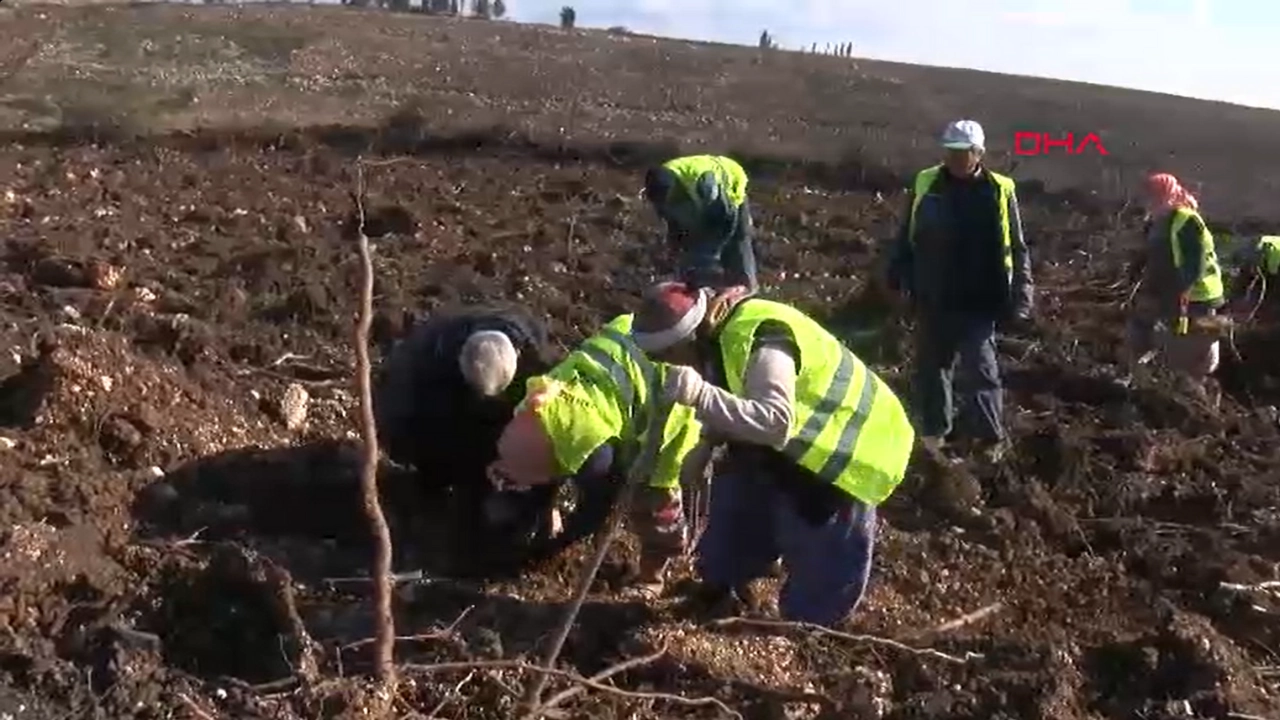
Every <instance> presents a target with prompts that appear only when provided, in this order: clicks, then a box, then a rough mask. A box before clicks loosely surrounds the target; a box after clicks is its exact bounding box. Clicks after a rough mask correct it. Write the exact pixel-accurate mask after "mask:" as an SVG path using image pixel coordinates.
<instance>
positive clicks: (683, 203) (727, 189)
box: [644, 155, 757, 289]
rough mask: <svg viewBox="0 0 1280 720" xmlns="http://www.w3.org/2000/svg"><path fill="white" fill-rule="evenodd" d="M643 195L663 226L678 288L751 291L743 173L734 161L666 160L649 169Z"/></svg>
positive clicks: (702, 158) (748, 213)
mask: <svg viewBox="0 0 1280 720" xmlns="http://www.w3.org/2000/svg"><path fill="white" fill-rule="evenodd" d="M644 194H645V197H646V198H647V199H648V200H649V203H650V204H651V205H652V206H653V208H654V211H655V212H657V214H658V217H660V218H662V219H663V220H664V221H665V222H666V224H667V244H668V246H669V247H670V248H671V250H672V251H673V252H674V253H675V255H676V256H677V264H678V276H679V278H680V279H681V280H682V281H683V282H687V283H689V284H691V285H693V286H695V287H702V286H716V287H725V286H730V285H746V286H748V287H750V288H752V289H755V288H756V286H757V280H756V256H755V249H754V247H753V245H752V242H753V239H752V225H751V209H750V207H749V204H748V203H747V172H746V171H745V170H743V169H742V166H741V165H739V164H738V163H737V161H735V160H733V159H732V158H728V157H724V156H721V155H689V156H685V157H678V158H675V159H673V160H668V161H667V162H664V163H662V164H661V165H658V166H655V167H653V168H650V169H649V171H648V173H647V174H646V175H645V180H644Z"/></svg>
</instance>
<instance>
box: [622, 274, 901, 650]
mask: <svg viewBox="0 0 1280 720" xmlns="http://www.w3.org/2000/svg"><path fill="white" fill-rule="evenodd" d="M743 290H744V289H743V288H736V289H729V290H725V291H722V292H719V293H716V294H714V295H713V294H712V293H711V292H710V291H708V290H693V289H691V288H689V287H688V286H687V285H684V284H681V283H663V284H660V285H658V286H657V287H655V288H654V289H652V290H651V291H650V292H649V293H648V294H646V296H645V298H644V302H643V304H642V305H641V308H640V311H639V312H637V313H636V320H635V324H634V327H633V329H632V337H633V338H634V340H635V342H636V344H637V345H639V346H640V347H641V348H642V349H644V350H645V351H646V352H647V353H648V354H649V355H650V356H651V357H653V358H654V359H656V360H660V361H662V362H664V363H671V364H672V365H674V366H675V367H673V368H672V371H671V372H670V373H668V377H667V380H666V382H665V383H664V388H665V393H666V395H667V397H668V399H670V400H672V401H674V402H676V403H679V404H680V405H685V406H689V407H692V408H693V409H694V413H695V415H696V417H697V419H698V420H699V421H700V422H701V423H702V425H703V428H704V437H709V438H720V439H722V441H723V442H725V443H727V448H726V452H725V455H724V457H723V458H722V460H721V461H720V463H719V464H718V466H717V468H716V471H715V477H714V478H713V480H712V484H711V508H710V517H709V518H708V522H707V527H706V529H705V531H704V533H703V536H702V540H701V542H700V544H699V547H698V558H697V569H698V573H699V575H700V576H701V577H702V580H703V581H704V583H706V585H707V586H708V588H709V589H710V590H711V591H712V593H711V594H712V595H713V596H716V597H720V598H725V597H730V596H731V595H732V594H734V593H736V594H738V595H739V599H740V600H743V601H746V602H750V600H749V599H748V598H746V597H742V595H743V594H744V593H745V592H746V586H747V585H748V583H750V582H751V581H753V580H755V579H757V578H761V577H765V576H767V575H769V574H770V571H771V569H772V567H773V565H774V563H775V561H776V560H777V559H778V558H779V556H781V558H782V566H783V570H784V571H785V573H786V580H785V581H784V583H783V586H782V590H781V593H780V596H779V601H778V606H779V610H780V612H781V614H782V616H783V617H784V618H786V619H788V620H793V621H798V622H808V623H815V624H820V625H827V626H832V625H837V624H839V623H840V622H842V621H843V620H844V619H845V618H846V617H847V616H848V614H849V613H850V612H852V610H853V609H854V608H855V607H856V606H857V604H858V602H859V601H860V600H861V598H862V595H863V593H864V591H865V589H866V586H867V580H868V576H869V573H870V567H871V556H872V548H873V545H874V537H875V530H876V525H875V522H876V520H875V516H876V513H875V508H876V506H877V505H879V504H880V503H881V502H883V501H884V500H885V499H886V498H888V497H889V496H890V495H891V494H892V493H893V491H894V490H895V489H896V488H897V486H898V484H899V483H900V482H901V481H902V478H903V475H904V474H905V472H906V467H907V461H908V459H909V458H910V455H911V450H912V446H913V444H914V438H915V432H914V430H913V429H912V427H911V422H910V420H909V419H908V417H907V414H906V411H905V410H904V409H903V407H902V404H901V403H900V402H899V401H898V398H897V397H896V396H895V395H894V393H893V391H892V390H891V389H890V388H889V386H888V385H886V384H885V383H884V382H883V381H882V380H881V379H880V378H879V377H877V376H876V374H875V373H873V372H872V371H871V370H870V369H869V368H868V367H867V366H866V365H865V364H863V362H862V361H861V360H859V359H858V358H857V357H856V356H855V355H854V354H853V353H852V352H851V351H850V350H849V349H848V348H846V347H845V346H844V345H843V344H842V343H841V342H840V341H839V340H838V339H837V338H836V337H835V336H833V335H832V334H831V333H830V332H828V331H827V330H826V329H824V328H823V327H822V326H821V325H820V324H819V323H818V322H817V321H815V320H813V319H812V318H810V317H809V316H807V315H805V314H804V313H802V312H800V311H799V310H796V309H795V308H793V307H791V306H789V305H784V304H782V303H778V302H773V301H770V300H763V299H759V298H754V297H751V296H750V294H749V293H746V292H743ZM702 457H705V452H704V451H702V450H698V451H695V452H692V453H690V461H689V462H696V461H699V460H700V459H701V458H702Z"/></svg>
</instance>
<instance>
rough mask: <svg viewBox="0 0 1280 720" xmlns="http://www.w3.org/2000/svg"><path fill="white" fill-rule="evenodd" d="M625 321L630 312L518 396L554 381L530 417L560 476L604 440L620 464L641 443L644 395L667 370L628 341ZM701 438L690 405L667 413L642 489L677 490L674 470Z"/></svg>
mask: <svg viewBox="0 0 1280 720" xmlns="http://www.w3.org/2000/svg"><path fill="white" fill-rule="evenodd" d="M633 318H634V315H631V314H627V315H619V316H618V317H616V318H614V319H613V320H612V321H610V322H609V323H608V324H607V325H605V326H604V327H603V328H602V329H601V330H600V332H598V333H596V334H595V335H593V336H591V337H589V338H587V339H586V340H585V341H583V343H582V344H581V345H579V346H578V347H577V348H576V349H575V350H574V351H573V352H571V353H569V355H568V357H566V358H565V359H564V360H563V361H562V362H561V363H560V364H559V365H556V366H555V367H554V368H552V369H551V370H550V371H549V372H548V373H547V374H546V375H541V376H538V377H534V378H530V379H529V381H528V383H527V388H528V389H527V392H526V394H525V397H526V398H528V397H529V396H530V395H532V394H533V393H534V391H535V390H536V389H538V388H539V387H541V386H543V385H545V384H547V383H559V384H560V387H559V390H558V391H557V392H556V393H555V394H554V395H552V396H551V397H550V398H549V399H548V401H547V402H546V403H545V404H544V405H542V406H541V407H539V408H538V409H537V410H536V411H535V412H536V414H537V416H538V419H539V420H540V422H541V423H542V427H543V429H544V430H546V432H547V436H548V437H549V438H550V439H551V445H552V447H553V448H554V449H555V456H556V464H557V465H558V466H559V469H560V470H561V471H562V472H563V474H565V475H572V474H573V473H575V472H577V471H578V470H579V469H580V468H581V467H582V464H583V463H584V462H586V460H587V458H588V457H590V456H591V453H593V452H595V451H596V449H597V448H599V447H600V446H601V445H603V444H604V443H606V442H609V441H610V440H613V439H615V438H617V439H619V440H621V441H622V443H621V444H622V448H621V449H622V451H623V458H622V460H623V462H630V461H631V460H633V459H634V457H635V454H636V453H638V452H639V448H640V445H641V443H643V441H644V438H645V435H646V430H647V429H648V427H649V417H648V411H649V408H648V402H649V397H650V395H651V393H654V392H661V391H662V383H663V380H664V378H665V377H666V369H667V367H668V366H666V365H664V364H662V363H656V362H654V361H652V360H650V359H649V358H648V357H646V356H645V354H644V352H643V351H642V350H640V348H639V347H637V346H636V345H635V343H634V342H633V341H632V340H631V337H630V332H631V322H632V320H633ZM525 402H527V400H526V401H525ZM524 405H525V403H524V402H522V403H521V409H523V408H524ZM701 434H702V425H701V423H699V422H698V420H697V418H696V416H695V415H694V411H693V408H690V407H686V406H683V405H675V406H674V407H673V408H672V409H671V410H670V412H669V414H668V416H667V418H666V421H665V423H664V424H663V440H662V444H661V446H660V448H659V450H658V458H657V463H656V465H655V467H654V470H653V474H652V476H651V477H650V480H649V486H650V487H655V488H667V489H669V488H675V487H678V486H679V484H680V468H681V465H682V464H683V463H684V459H685V456H686V455H688V453H689V451H690V450H692V449H693V448H694V447H695V446H696V445H697V444H698V440H699V438H700V436H701Z"/></svg>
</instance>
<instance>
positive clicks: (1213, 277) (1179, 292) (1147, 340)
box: [1128, 173, 1226, 391]
mask: <svg viewBox="0 0 1280 720" xmlns="http://www.w3.org/2000/svg"><path fill="white" fill-rule="evenodd" d="M1145 190H1146V193H1145V195H1146V206H1147V213H1148V222H1147V227H1146V237H1145V242H1144V244H1143V252H1142V255H1141V256H1140V259H1139V263H1138V265H1137V266H1136V267H1135V268H1134V275H1138V274H1139V273H1140V274H1141V283H1142V284H1141V285H1140V286H1139V293H1138V294H1137V296H1135V298H1134V310H1133V312H1132V314H1131V316H1130V318H1129V322H1128V339H1129V361H1130V363H1131V365H1132V364H1136V363H1138V362H1139V361H1140V360H1141V359H1142V358H1143V357H1146V356H1149V354H1150V353H1153V352H1158V354H1160V355H1161V356H1162V359H1163V361H1164V363H1165V364H1166V365H1167V366H1169V367H1170V368H1171V369H1174V370H1176V371H1179V372H1181V373H1182V374H1183V375H1184V376H1185V377H1186V378H1187V379H1189V380H1190V381H1191V383H1192V385H1193V388H1194V389H1196V390H1197V391H1202V390H1203V389H1204V381H1205V380H1207V379H1208V377H1209V376H1210V375H1211V374H1212V373H1213V371H1214V370H1215V369H1217V367H1218V359H1219V341H1218V337H1217V336H1216V335H1214V334H1210V333H1204V332H1196V331H1195V329H1194V328H1195V326H1196V324H1195V321H1196V319H1197V318H1207V317H1212V316H1214V315H1216V314H1217V312H1218V310H1219V309H1220V308H1222V306H1223V305H1224V304H1225V303H1226V299H1225V292H1224V287H1223V280H1222V268H1221V266H1220V264H1219V262H1218V257H1217V253H1216V252H1215V250H1214V241H1213V233H1212V232H1210V231H1209V228H1208V226H1206V225H1205V221H1204V218H1203V217H1201V215H1200V211H1199V201H1197V200H1196V198H1195V196H1194V195H1192V194H1191V193H1190V192H1189V191H1187V190H1186V188H1184V187H1183V186H1182V184H1181V183H1180V182H1178V180H1177V178H1175V177H1174V176H1172V175H1169V174H1168V173H1156V174H1154V175H1151V176H1150V177H1148V178H1147V184H1146V188H1145ZM1160 323H1163V324H1164V325H1165V327H1166V328H1167V332H1165V333H1164V334H1163V335H1158V334H1157V333H1156V331H1155V330H1156V326H1157V324H1160ZM1161 338H1163V339H1162V340H1161Z"/></svg>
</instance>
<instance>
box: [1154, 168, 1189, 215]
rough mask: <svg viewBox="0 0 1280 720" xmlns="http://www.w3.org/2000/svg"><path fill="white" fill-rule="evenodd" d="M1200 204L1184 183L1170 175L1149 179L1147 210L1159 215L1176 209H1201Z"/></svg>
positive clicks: (1158, 175) (1164, 174)
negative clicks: (1183, 185)
mask: <svg viewBox="0 0 1280 720" xmlns="http://www.w3.org/2000/svg"><path fill="white" fill-rule="evenodd" d="M1199 207H1200V202H1199V201H1198V200H1196V197H1195V196H1194V195H1192V194H1191V193H1190V192H1188V191H1187V189H1186V188H1184V187H1182V183H1180V182H1178V179H1177V178H1176V177H1174V176H1172V175H1170V174H1169V173H1155V174H1153V175H1150V176H1148V177H1147V210H1148V211H1150V212H1151V213H1153V214H1155V213H1159V212H1162V211H1165V210H1172V209H1174V208H1186V209H1188V210H1196V209H1199Z"/></svg>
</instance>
